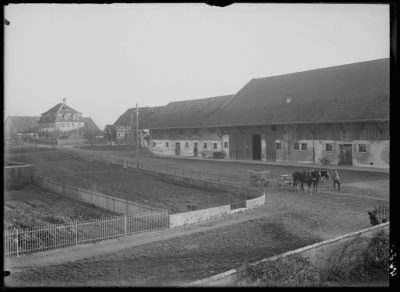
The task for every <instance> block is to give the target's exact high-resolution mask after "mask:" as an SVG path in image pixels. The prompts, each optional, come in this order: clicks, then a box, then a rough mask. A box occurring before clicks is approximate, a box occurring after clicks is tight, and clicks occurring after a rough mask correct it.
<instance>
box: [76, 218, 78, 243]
mask: <svg viewBox="0 0 400 292" xmlns="http://www.w3.org/2000/svg"><path fill="white" fill-rule="evenodd" d="M75 245H78V221H76V222H75Z"/></svg>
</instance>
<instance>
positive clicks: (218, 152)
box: [213, 150, 226, 159]
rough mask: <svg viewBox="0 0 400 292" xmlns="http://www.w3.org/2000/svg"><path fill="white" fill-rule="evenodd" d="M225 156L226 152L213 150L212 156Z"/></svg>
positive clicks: (219, 157)
mask: <svg viewBox="0 0 400 292" xmlns="http://www.w3.org/2000/svg"><path fill="white" fill-rule="evenodd" d="M225 157H226V152H225V151H223V150H222V151H215V152H213V158H216V159H224V158H225Z"/></svg>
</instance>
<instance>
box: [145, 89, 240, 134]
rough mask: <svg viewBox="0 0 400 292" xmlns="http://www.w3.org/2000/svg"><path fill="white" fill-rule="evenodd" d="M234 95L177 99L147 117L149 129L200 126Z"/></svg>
mask: <svg viewBox="0 0 400 292" xmlns="http://www.w3.org/2000/svg"><path fill="white" fill-rule="evenodd" d="M231 97H232V95H223V96H216V97H209V98H202V99H195V100H184V101H176V102H171V103H169V104H167V105H166V106H165V107H163V108H162V109H161V110H159V111H157V112H155V113H154V114H153V115H151V116H150V117H149V118H148V119H146V124H147V128H149V129H171V128H199V127H203V125H204V123H205V122H206V121H207V120H208V119H209V118H210V117H211V116H212V115H214V114H215V113H216V112H217V111H218V109H219V108H220V107H221V106H222V105H223V104H225V103H226V102H227V101H228V100H229V98H231Z"/></svg>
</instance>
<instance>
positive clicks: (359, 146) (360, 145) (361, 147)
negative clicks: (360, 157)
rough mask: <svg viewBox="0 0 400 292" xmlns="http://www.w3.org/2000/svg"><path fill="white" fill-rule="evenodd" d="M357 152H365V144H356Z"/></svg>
mask: <svg viewBox="0 0 400 292" xmlns="http://www.w3.org/2000/svg"><path fill="white" fill-rule="evenodd" d="M358 152H367V144H358Z"/></svg>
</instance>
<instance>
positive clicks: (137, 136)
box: [136, 103, 139, 159]
mask: <svg viewBox="0 0 400 292" xmlns="http://www.w3.org/2000/svg"><path fill="white" fill-rule="evenodd" d="M136 157H137V158H138V159H139V108H138V104H137V103H136Z"/></svg>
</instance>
